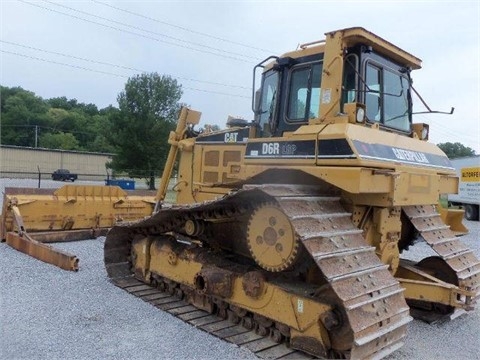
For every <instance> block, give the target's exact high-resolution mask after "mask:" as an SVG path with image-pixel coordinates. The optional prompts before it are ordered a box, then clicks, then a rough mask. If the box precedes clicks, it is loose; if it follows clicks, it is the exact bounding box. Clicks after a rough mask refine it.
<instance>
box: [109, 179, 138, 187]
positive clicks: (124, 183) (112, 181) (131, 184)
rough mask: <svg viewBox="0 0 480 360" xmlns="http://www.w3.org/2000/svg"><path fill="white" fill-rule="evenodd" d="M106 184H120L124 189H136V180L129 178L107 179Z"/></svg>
mask: <svg viewBox="0 0 480 360" xmlns="http://www.w3.org/2000/svg"><path fill="white" fill-rule="evenodd" d="M105 185H110V186H119V187H120V188H121V189H124V190H135V180H127V179H108V180H105Z"/></svg>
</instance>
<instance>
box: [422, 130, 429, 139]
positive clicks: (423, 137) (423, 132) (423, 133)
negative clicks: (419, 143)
mask: <svg viewBox="0 0 480 360" xmlns="http://www.w3.org/2000/svg"><path fill="white" fill-rule="evenodd" d="M426 138H428V128H427V127H424V128H423V129H422V140H425V139H426Z"/></svg>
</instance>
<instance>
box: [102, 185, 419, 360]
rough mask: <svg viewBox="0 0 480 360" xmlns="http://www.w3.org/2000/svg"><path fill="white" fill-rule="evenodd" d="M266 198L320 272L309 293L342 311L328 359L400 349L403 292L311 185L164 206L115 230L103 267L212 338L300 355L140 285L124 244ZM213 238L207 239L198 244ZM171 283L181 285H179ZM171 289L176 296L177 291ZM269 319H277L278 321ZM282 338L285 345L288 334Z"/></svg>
mask: <svg viewBox="0 0 480 360" xmlns="http://www.w3.org/2000/svg"><path fill="white" fill-rule="evenodd" d="M265 202H269V203H275V204H276V206H277V207H278V208H279V209H281V211H282V212H283V213H284V214H285V215H286V216H287V217H288V219H289V221H290V223H291V224H292V225H293V227H294V230H295V234H296V237H297V238H298V239H299V241H300V242H301V243H302V245H303V247H304V248H305V250H306V255H304V256H307V258H308V259H307V260H308V261H310V262H311V263H312V264H315V266H316V267H317V271H318V272H319V273H320V274H321V275H320V276H321V277H322V281H323V282H324V284H323V285H322V286H321V287H320V286H318V287H317V289H316V291H314V292H313V293H312V294H311V296H312V297H314V298H318V299H319V300H318V301H320V302H321V301H324V298H325V297H327V298H328V299H329V301H332V302H334V303H335V306H336V308H337V310H338V311H340V312H341V314H342V319H343V322H344V323H345V326H342V327H341V328H340V329H335V327H333V328H332V329H330V331H329V341H330V342H331V344H332V349H337V350H332V352H329V356H333V357H346V358H355V359H359V358H382V357H384V356H386V355H388V354H390V353H391V352H393V351H395V350H396V349H398V348H399V347H401V346H402V345H403V338H404V336H405V333H406V325H407V323H408V322H409V321H410V320H411V317H410V316H409V308H408V306H407V305H406V302H405V299H404V297H403V294H402V292H403V289H402V288H401V287H400V285H399V283H398V281H397V280H396V279H395V278H394V277H393V276H392V275H391V274H390V272H389V271H388V269H387V266H386V265H384V264H383V263H381V261H380V260H379V259H378V257H377V255H376V254H375V251H374V250H375V249H374V248H373V247H371V246H369V245H368V244H367V242H366V241H365V239H364V238H363V236H362V231H361V230H359V229H357V228H356V227H355V225H354V224H353V223H352V221H351V214H350V213H348V212H346V211H345V210H344V209H343V207H342V206H341V204H340V201H339V198H337V197H332V196H325V194H320V193H318V188H317V187H315V188H314V187H307V186H294V185H263V186H249V187H248V188H246V189H243V190H240V191H238V192H235V193H233V194H231V195H228V196H225V197H224V198H223V199H220V200H216V201H212V202H207V203H205V204H196V205H191V206H183V207H174V208H170V209H164V210H161V211H160V212H159V213H157V214H155V215H154V216H152V217H151V218H149V219H147V220H145V221H143V222H140V223H136V224H133V225H131V226H128V227H126V226H118V227H115V228H114V229H112V231H111V232H110V233H109V235H108V236H107V240H106V242H105V263H106V267H107V272H108V274H109V276H110V278H111V279H112V282H113V283H114V284H116V285H117V286H119V287H121V288H124V289H125V290H127V291H129V292H131V293H133V294H135V295H137V296H140V297H142V296H143V298H144V299H145V298H146V297H148V298H147V300H148V301H149V302H151V303H152V304H154V305H155V306H157V307H160V308H162V309H164V310H166V311H169V312H171V313H174V314H175V315H176V316H178V317H180V318H182V319H183V320H185V321H187V322H189V323H191V324H192V325H194V326H199V327H202V328H203V329H204V330H206V331H208V332H210V333H212V334H213V335H215V336H219V337H221V338H224V339H226V340H227V341H232V342H234V343H236V344H239V345H241V346H245V347H246V348H249V349H250V350H252V351H253V352H254V353H256V354H257V355H258V356H259V357H268V358H283V357H285V356H287V357H290V356H293V357H294V358H299V357H300V354H299V353H298V352H297V351H295V350H293V349H291V348H289V347H286V346H285V344H281V345H275V343H273V342H272V340H270V339H268V338H266V337H261V335H258V334H256V333H254V332H251V331H249V330H247V329H243V328H242V327H241V326H239V325H235V324H228V323H227V322H225V321H226V320H223V319H220V320H218V318H217V317H215V316H214V315H211V314H209V313H207V312H204V311H200V310H197V309H195V308H194V307H192V306H191V305H189V304H188V303H187V302H185V301H184V300H182V299H181V298H174V297H172V296H168V295H166V294H161V293H160V292H159V291H158V290H156V289H152V288H151V287H150V286H148V285H140V284H139V282H138V280H136V279H135V278H134V276H133V274H132V270H131V264H130V260H131V259H130V251H131V249H130V248H131V242H132V240H133V239H134V238H135V236H140V235H141V236H149V237H160V236H161V235H163V234H167V233H176V234H181V235H182V236H184V230H183V226H184V224H185V223H186V221H188V220H196V219H207V220H215V221H218V220H219V219H225V218H236V217H237V216H241V215H243V214H245V213H248V212H251V211H252V210H253V209H254V208H255V206H257V205H258V204H261V203H265ZM215 241H216V239H211V240H209V239H206V241H205V242H207V243H210V242H212V243H215ZM176 286H177V288H182V287H185V284H177V285H176ZM310 287H311V285H310ZM292 288H293V287H292V286H290V287H289V288H288V291H289V292H290V293H292V296H294V294H295V290H294V289H293V290H292ZM171 289H172V287H170V290H171ZM190 291H194V289H190ZM171 292H172V293H175V291H171ZM176 293H177V295H178V294H179V295H180V297H181V296H182V295H181V294H182V292H176ZM223 300H225V301H226V302H227V303H228V299H223ZM167 304H170V305H167ZM175 309H178V310H175ZM197 315H198V318H197ZM253 315H254V316H255V314H253ZM197 319H204V320H197ZM216 319H217V320H216ZM246 320H248V319H242V323H247V324H251V321H246ZM273 320H275V321H279V322H282V319H273ZM203 321H207V322H209V321H211V323H210V322H209V323H208V324H206V323H203ZM200 323H202V324H201V325H200ZM209 324H212V325H211V326H208V325H209ZM214 324H218V325H214ZM249 327H250V326H249ZM227 329H230V330H227ZM270 334H271V333H270ZM267 335H268V334H267ZM239 339H240V340H239ZM279 339H280V338H279ZM279 339H277V340H279ZM283 340H284V341H285V342H286V344H287V345H289V339H288V337H286V338H283ZM260 344H263V345H261V346H260ZM257 346H260V347H261V348H257ZM338 349H340V350H338ZM267 350H268V351H267ZM305 356H307V355H305Z"/></svg>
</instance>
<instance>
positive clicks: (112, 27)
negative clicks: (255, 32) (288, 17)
mask: <svg viewBox="0 0 480 360" xmlns="http://www.w3.org/2000/svg"><path fill="white" fill-rule="evenodd" d="M18 1H20V2H22V3H24V4H27V5H31V6H35V7H38V8H40V9H44V10H47V11H51V12H54V13H57V14H61V15H65V16H68V17H72V18H74V19H78V20H82V21H85V22H88V23H91V24H95V25H99V26H103V27H105V28H109V29H113V30H116V31H120V32H124V33H127V34H131V35H135V36H139V37H142V38H145V39H149V40H154V41H157V42H161V43H164V44H169V45H172V46H177V47H181V48H184V49H188V50H193V51H198V52H202V53H205V54H211V55H215V56H219V57H224V58H229V59H233V60H236V61H240V62H245V63H249V64H252V62H251V61H247V60H245V59H240V58H238V57H234V56H229V55H223V54H219V53H216V52H213V51H209V50H202V49H196V48H193V47H191V46H186V45H181V44H177V43H174V42H170V41H166V40H162V39H159V38H155V37H152V36H148V35H144V34H139V33H137V32H134V31H130V30H125V29H120V28H118V27H115V26H111V25H107V24H102V23H99V22H96V21H93V20H89V19H85V18H82V17H79V16H76V15H72V14H67V13H64V12H62V11H58V10H54V9H50V8H47V7H45V6H41V5H38V4H34V3H30V2H28V1H25V0H18ZM59 6H61V5H59ZM92 16H95V15H92ZM105 20H107V21H110V20H108V19H105Z"/></svg>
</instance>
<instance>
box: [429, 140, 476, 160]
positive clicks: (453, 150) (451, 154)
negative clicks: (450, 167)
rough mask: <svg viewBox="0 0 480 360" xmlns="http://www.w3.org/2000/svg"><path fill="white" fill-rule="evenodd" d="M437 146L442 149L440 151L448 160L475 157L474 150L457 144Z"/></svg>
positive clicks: (448, 143) (449, 143)
mask: <svg viewBox="0 0 480 360" xmlns="http://www.w3.org/2000/svg"><path fill="white" fill-rule="evenodd" d="M437 146H438V147H439V148H440V149H442V151H443V152H444V153H445V154H446V155H447V156H448V158H449V159H455V158H459V157H464V156H472V155H475V150H473V149H472V148H470V147H468V146H465V145H463V144H461V143H459V142H456V143H451V142H446V143H441V144H437Z"/></svg>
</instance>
